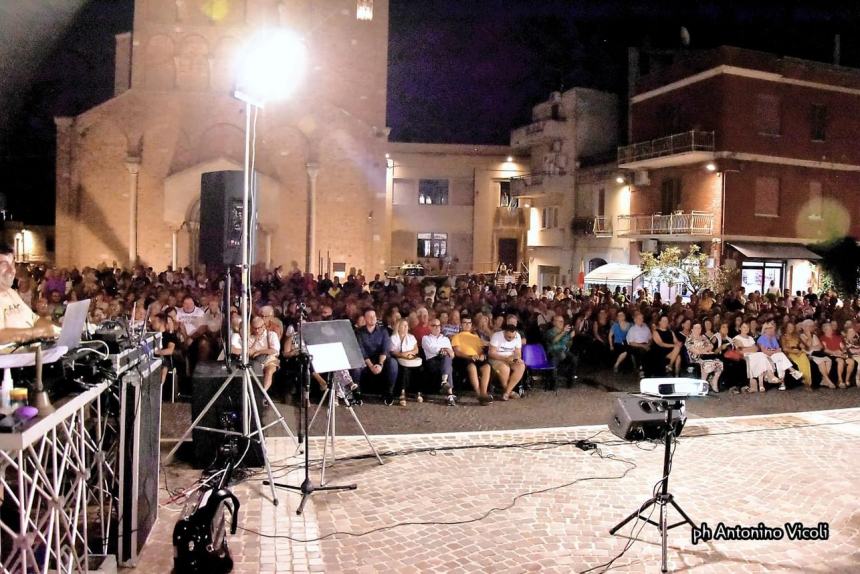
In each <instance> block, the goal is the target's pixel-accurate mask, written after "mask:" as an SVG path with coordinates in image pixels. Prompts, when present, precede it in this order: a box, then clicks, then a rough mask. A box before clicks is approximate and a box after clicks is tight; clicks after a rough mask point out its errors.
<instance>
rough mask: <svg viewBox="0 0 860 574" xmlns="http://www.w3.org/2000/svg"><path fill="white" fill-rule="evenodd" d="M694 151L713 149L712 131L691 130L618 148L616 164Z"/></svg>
mask: <svg viewBox="0 0 860 574" xmlns="http://www.w3.org/2000/svg"><path fill="white" fill-rule="evenodd" d="M694 151H714V132H703V131H699V130H692V131H689V132H682V133H679V134H673V135H670V136H666V137H663V138H658V139H655V140H651V141H646V142H640V143H635V144H631V145H627V146H622V147H619V148H618V164H619V165H623V164H627V163H633V162H637V161H643V160H647V159H653V158H655V157H665V156H668V155H675V154H680V153H687V152H694Z"/></svg>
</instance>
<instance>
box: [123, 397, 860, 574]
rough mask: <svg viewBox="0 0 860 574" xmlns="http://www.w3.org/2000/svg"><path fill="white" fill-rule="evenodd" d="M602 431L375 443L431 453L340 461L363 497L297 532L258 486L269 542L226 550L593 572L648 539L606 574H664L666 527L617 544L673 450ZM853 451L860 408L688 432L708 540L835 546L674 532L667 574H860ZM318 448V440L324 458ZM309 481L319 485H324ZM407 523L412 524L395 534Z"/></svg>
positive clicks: (143, 567) (273, 568)
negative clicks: (701, 538) (800, 531)
mask: <svg viewBox="0 0 860 574" xmlns="http://www.w3.org/2000/svg"><path fill="white" fill-rule="evenodd" d="M768 394H769V393H768ZM490 408H495V405H494V406H493V407H490ZM344 418H345V417H342V416H341V417H339V420H343V419H344ZM605 428H606V427H605V426H604V425H599V426H592V427H569V428H559V429H540V430H519V431H494V432H468V433H451V434H421V435H387V436H374V437H372V439H373V442H374V445H375V446H376V447H377V448H378V449H379V450H380V451H381V452H392V451H398V452H403V451H410V450H413V451H414V450H415V449H419V450H420V452H412V453H411V454H400V455H397V456H393V455H390V454H389V455H384V460H385V464H384V465H382V466H380V465H379V463H378V462H377V461H376V460H375V459H373V458H369V457H365V458H362V459H358V460H339V461H338V462H337V463H336V464H335V465H334V466H331V467H329V469H328V470H327V472H326V478H327V479H328V480H329V481H330V484H345V483H348V482H356V483H357V484H358V490H355V491H342V492H318V493H316V494H314V495H313V497H312V498H311V501H310V502H309V503H308V505H307V507H306V510H305V513H304V515H303V516H301V517H298V516H296V515H295V508H296V506H297V504H298V501H299V497H298V496H297V495H296V494H293V493H286V492H285V491H278V498H279V500H280V505H279V506H277V507H275V506H273V505H272V504H271V503H270V502H268V501H267V500H265V498H264V497H267V496H268V488H267V487H264V486H263V485H262V483H261V480H262V479H263V477H262V476H261V474H260V473H258V474H257V475H256V476H254V477H252V478H251V479H249V480H247V481H245V482H244V483H242V484H241V485H239V486H237V487H236V488H235V492H236V494H237V495H238V496H239V497H240V499H241V500H242V509H241V511H240V518H241V520H240V526H241V527H243V528H246V529H249V530H255V531H258V532H260V533H262V534H263V535H264V536H265V537H260V536H257V535H256V534H253V533H251V532H249V531H240V532H239V533H238V534H237V535H235V536H232V537H231V538H230V549H231V552H232V554H233V556H234V558H235V559H236V561H237V565H236V569H235V571H236V572H240V573H244V572H247V573H251V572H260V573H275V572H332V573H334V572H338V573H340V572H343V573H355V574H360V573H376V572H397V573H400V572H445V573H466V572H493V573H495V572H512V573H513V572H536V571H540V572H558V573H568V572H583V571H585V570H587V569H589V568H594V567H598V566H599V565H601V564H605V563H606V562H608V561H609V560H611V559H612V558H613V557H614V556H616V555H617V554H618V553H619V552H620V551H621V550H622V549H623V548H624V546H625V545H626V544H628V543H629V542H630V541H631V540H632V538H629V536H630V535H631V533H633V536H634V537H638V540H637V541H636V542H635V543H634V544H633V545H632V547H631V548H630V549H629V550H628V551H627V552H626V553H625V554H624V555H623V556H622V557H621V558H619V559H618V560H617V561H616V562H615V563H614V565H613V568H612V570H611V571H613V572H616V571H617V572H657V571H659V562H660V539H659V533H658V531H657V529H656V528H654V527H652V526H645V527H644V528H641V527H642V522H639V524H638V525H636V526H635V531H634V530H632V527H633V526H634V525H633V523H631V524H629V525H628V526H627V527H626V528H624V529H623V530H622V531H621V532H619V535H617V536H609V534H608V530H609V528H611V527H612V526H613V525H614V524H615V523H617V522H619V521H620V520H621V519H622V518H624V517H625V516H626V515H627V514H629V513H630V512H632V511H633V510H634V509H635V508H636V507H637V506H638V505H639V504H641V503H642V502H644V501H645V500H646V499H647V498H648V497H649V496H650V492H651V489H652V487H653V486H654V484H655V482H657V481H658V480H659V479H660V476H661V471H662V449H661V448H659V447H655V446H653V445H651V444H649V443H644V444H638V445H636V444H632V443H626V442H622V441H619V440H617V439H616V437H614V436H613V435H611V434H610V433H609V432H608V431H606V430H605ZM589 437H591V438H592V440H594V441H595V442H597V443H599V444H600V446H599V449H598V450H597V451H591V452H584V451H581V450H579V449H577V448H576V447H574V446H572V445H571V444H569V443H571V442H572V441H576V440H579V439H585V438H589ZM858 437H860V409H857V408H854V409H844V410H831V411H826V410H825V411H815V412H807V413H804V412H797V413H790V414H779V415H756V416H749V417H734V418H718V419H692V418H691V419H690V420H688V423H687V426H686V427H685V429H684V432H683V434H682V437H681V439H680V440H679V441H678V445H677V449H676V452H675V458H674V465H673V472H672V478H671V481H670V491H671V492H672V493H673V494H674V495H675V497H676V500H677V501H678V503H679V504H680V505H681V506H682V507H683V508H684V509H685V510H686V511H687V512H688V514H689V515H690V516H691V518H692V519H693V520H694V521H697V522H699V521H705V522H707V523H708V524H709V525H710V526H711V528H715V527H716V525H717V523H719V522H724V523H726V524H727V525H742V526H755V525H758V523H760V522H761V523H764V524H765V525H767V526H771V527H783V526H784V524H785V523H787V522H789V523H793V522H795V521H801V522H803V523H804V524H805V525H807V526H815V525H817V524H818V523H819V522H827V523H829V539H828V540H826V541H790V540H788V539H787V538H784V539H782V540H774V541H726V540H712V541H710V542H707V543H705V542H700V543H699V544H696V545H694V544H693V543H692V541H691V537H690V529H689V528H688V527H686V526H684V527H679V528H676V529H674V530H672V531H671V533H670V537H669V560H670V570H672V571H692V572H697V573H698V572H703V573H704V572H726V573H735V572H797V573H807V572H810V573H811V572H815V573H841V572H844V573H849V572H852V573H856V572H860V506H858V504H857V492H858V489H860V475H858V472H857V470H858V462H857V461H858V460H860V441H858V440H857V439H858ZM540 442H546V443H547V444H535V443H540ZM320 443H321V441H320V440H319V439H312V441H311V448H312V450H311V453H312V455H313V457H314V458H316V457H317V456H318V455H319V452H320V451H319V447H320V446H321V445H320ZM270 444H271V446H272V449H273V453H272V458H273V469H274V471H275V473H276V477H277V479H278V480H282V481H285V482H288V483H290V484H299V483H300V481H301V478H302V477H301V474H300V471H299V470H297V469H296V468H295V466H294V465H295V464H297V463H298V462H300V460H299V459H298V458H295V457H293V454H294V452H295V446H294V445H293V444H291V443H290V442H289V441H288V440H287V439H285V438H274V439H271V440H270ZM479 445H486V446H483V447H479ZM506 445H507V446H508V447H507V448H506ZM337 447H338V456H340V457H345V456H350V455H367V454H369V449H368V446H367V443H366V442H365V441H364V439H363V438H362V437H345V438H339V439H338V443H337ZM446 447H457V448H456V449H446ZM463 447H475V448H463ZM197 476H198V474H197V473H196V472H195V471H193V470H191V469H188V468H186V467H184V466H182V465H180V464H171V465H168V466H166V467H165V469H164V479H165V480H166V481H167V484H168V485H169V487H170V488H171V489H178V488H180V487H186V486H188V485H190V484H192V483H193V482H194V480H195V479H196V478H197ZM312 477H313V478H314V479H315V480H318V479H319V472H318V471H317V472H316V473H315V474H313V475H312ZM167 498H168V495H167V493H166V492H164V491H163V492H162V499H163V500H166V499H167ZM176 516H177V514H176V513H175V512H173V511H172V510H171V509H168V508H162V510H161V516H160V519H159V522H158V524H157V526H156V529H155V531H154V533H153V536H152V538H151V540H150V542H149V543H148V544H147V546H146V547H145V548H144V551H143V554H142V556H141V563H140V565H139V567H138V571H139V572H142V573H143V572H168V571H169V570H170V567H171V558H172V547H171V542H170V533H171V531H172V528H173V523H174V522H175V518H176ZM655 517H656V513H655ZM672 519H673V520H675V519H677V515H674V514H673V515H672ZM405 522H409V523H412V524H410V525H399V526H397V525H398V524H399V523H405ZM369 531H373V532H369ZM363 533H366V534H363ZM622 534H623V535H622ZM288 537H291V538H293V539H295V541H291V540H290V539H289V538H288ZM318 537H322V538H323V539H322V540H319V541H313V542H302V541H304V540H310V539H316V538H318ZM595 571H596V572H600V571H603V569H602V568H598V569H597V570H595Z"/></svg>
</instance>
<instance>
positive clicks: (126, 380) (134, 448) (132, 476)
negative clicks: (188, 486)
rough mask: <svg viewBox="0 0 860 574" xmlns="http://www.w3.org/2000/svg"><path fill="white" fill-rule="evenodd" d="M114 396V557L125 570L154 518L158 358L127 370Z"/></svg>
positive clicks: (158, 426)
mask: <svg viewBox="0 0 860 574" xmlns="http://www.w3.org/2000/svg"><path fill="white" fill-rule="evenodd" d="M119 392H120V397H119V399H120V439H119V465H118V466H119V468H118V472H119V481H118V482H119V503H118V509H117V522H118V528H117V530H118V533H117V535H118V540H117V558H118V561H119V563H120V564H122V565H124V566H134V565H136V564H137V559H138V554H139V553H140V551H141V549H142V548H143V545H144V543H146V539H147V538H148V537H149V534H150V532H151V531H152V528H153V526H154V525H155V521H156V520H157V519H158V477H159V470H160V469H159V462H160V460H161V451H160V446H161V359H155V360H152V361H149V362H143V363H141V364H140V365H139V366H138V367H137V368H134V369H129V370H128V371H126V372H125V374H124V375H123V376H122V379H121V380H120V383H119Z"/></svg>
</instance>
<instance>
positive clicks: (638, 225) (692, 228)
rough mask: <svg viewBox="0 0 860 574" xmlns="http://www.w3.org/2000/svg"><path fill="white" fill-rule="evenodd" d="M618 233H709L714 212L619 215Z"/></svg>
mask: <svg viewBox="0 0 860 574" xmlns="http://www.w3.org/2000/svg"><path fill="white" fill-rule="evenodd" d="M616 230H617V231H618V232H619V235H711V234H712V233H713V232H714V214H713V213H708V212H704V211H692V212H690V213H682V212H677V213H671V214H669V215H663V214H661V213H655V214H654V215H619V216H618V225H617V229H616Z"/></svg>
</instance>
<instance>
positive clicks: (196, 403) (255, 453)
mask: <svg viewBox="0 0 860 574" xmlns="http://www.w3.org/2000/svg"><path fill="white" fill-rule="evenodd" d="M229 376H230V371H228V370H227V368H226V367H225V366H224V363H220V362H216V361H205V362H200V363H197V366H196V367H195V368H194V374H193V375H192V376H191V385H192V386H191V389H192V390H191V420H197V417H198V416H199V415H200V413H202V412H203V408H204V407H205V406H206V404H207V403H208V402H209V400H210V399H211V398H212V396H213V395H214V394H215V393H216V392H217V391H218V389H220V388H221V385H222V384H223V383H224V381H225V380H227V377H229ZM242 384H243V383H242V375H241V373H238V374H237V375H236V376H235V377H234V378H233V380H232V381H230V384H229V385H227V388H226V389H224V392H223V393H221V396H219V397H218V400H216V401H215V403H214V404H213V405H212V407H211V408H210V409H209V411H208V412H207V413H206V416H204V417H203V419H202V420H201V421H200V426H203V427H208V428H214V429H222V430H232V431H237V432H242V423H243V419H242ZM254 400H255V401H256V403H257V410H258V411H259V412H260V413H261V414H260V417H261V418H262V412H263V401H264V400H265V397H264V396H263V393H261V392H260V389H258V388H257V386H256V385H254ZM251 428H252V429H253V428H254V421H253V415H251ZM192 438H193V440H194V464H195V466H196V467H197V468H208V467H210V466H212V465H213V464H216V463H219V462H220V461H224V462H226V461H225V460H224V459H225V456H226V455H225V454H224V451H223V450H222V448H223V447H227V448H230V447H231V445H230V444H229V443H230V441H235V443H234V444H233V445H232V447H233V448H234V449H235V450H238V454H239V456H241V455H242V453H245V449H246V447H247V449H248V452H247V453H246V454H245V458H243V459H242V466H249V467H260V466H263V463H264V461H263V448H262V446H261V445H260V441H259V439H256V438H254V439H251V445H250V446H248V442H247V439H244V438H238V439H235V438H233V437H232V436H231V435H225V434H222V433H218V432H212V431H205V430H197V429H195V430H194V431H193V433H192Z"/></svg>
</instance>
